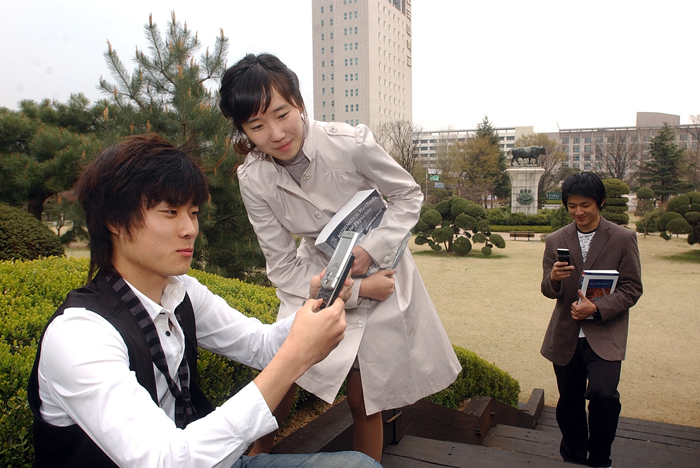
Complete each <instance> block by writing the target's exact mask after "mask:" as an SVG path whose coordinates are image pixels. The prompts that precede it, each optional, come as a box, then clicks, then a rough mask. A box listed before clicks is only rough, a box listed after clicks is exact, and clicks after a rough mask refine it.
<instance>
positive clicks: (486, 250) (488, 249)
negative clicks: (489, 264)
mask: <svg viewBox="0 0 700 468" xmlns="http://www.w3.org/2000/svg"><path fill="white" fill-rule="evenodd" d="M492 252H493V249H491V247H489V246H488V245H487V246H484V247H482V248H481V253H482V254H484V257H488V256H489V255H491V253H492Z"/></svg>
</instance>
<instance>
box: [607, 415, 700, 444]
mask: <svg viewBox="0 0 700 468" xmlns="http://www.w3.org/2000/svg"><path fill="white" fill-rule="evenodd" d="M618 426H622V427H625V428H626V429H634V430H640V431H641V430H642V429H641V428H648V429H649V431H650V432H654V431H655V430H656V431H673V432H674V433H678V434H682V435H683V437H685V438H688V439H693V440H700V428H698V427H693V426H681V425H680V424H669V423H663V422H657V421H646V420H643V419H632V418H620V422H619V424H618ZM637 428H639V429H637Z"/></svg>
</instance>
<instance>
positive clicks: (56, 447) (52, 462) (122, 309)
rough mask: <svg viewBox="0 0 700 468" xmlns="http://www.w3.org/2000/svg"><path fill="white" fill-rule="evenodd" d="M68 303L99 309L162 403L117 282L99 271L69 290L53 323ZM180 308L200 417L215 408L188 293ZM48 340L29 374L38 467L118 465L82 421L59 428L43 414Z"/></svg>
mask: <svg viewBox="0 0 700 468" xmlns="http://www.w3.org/2000/svg"><path fill="white" fill-rule="evenodd" d="M69 307H84V308H86V309H87V310H90V311H92V312H95V313H97V314H99V315H101V316H102V317H104V318H105V319H106V320H107V321H108V322H109V323H111V324H112V326H114V328H116V329H117V331H118V332H119V334H120V335H121V336H122V339H123V340H124V343H125V344H126V347H127V350H128V352H129V368H130V369H131V370H132V371H134V373H135V374H136V378H137V380H138V382H139V384H141V385H142V386H143V387H144V388H145V389H146V390H148V393H150V395H151V398H153V401H154V402H155V403H156V404H158V396H157V392H156V380H155V374H154V373H153V361H152V359H151V351H150V349H149V347H148V344H147V343H146V338H145V337H144V336H143V333H142V332H141V328H140V327H139V324H138V323H137V322H136V319H134V316H133V315H132V314H131V311H129V309H128V308H127V307H126V304H124V302H123V301H122V299H121V298H120V297H119V296H118V295H117V293H116V292H115V291H114V289H113V288H112V286H110V285H109V284H108V283H107V281H106V280H105V278H104V275H103V274H102V273H98V274H97V276H96V277H95V278H94V279H93V280H92V281H91V282H90V283H89V284H88V285H86V286H83V287H82V288H79V289H75V290H73V291H71V292H69V293H68V296H67V297H66V301H65V302H64V303H63V304H62V305H61V307H59V308H58V310H57V311H56V313H55V314H54V315H53V316H52V317H51V319H50V320H49V324H50V323H51V322H52V321H53V320H54V319H55V318H56V317H58V316H59V315H62V314H63V311H64V310H65V309H67V308H69ZM177 310H178V312H179V313H180V317H181V322H180V326H181V327H182V330H183V332H184V334H185V354H186V356H187V362H188V363H189V367H190V369H189V371H190V394H191V397H192V405H193V407H194V410H195V414H196V418H200V417H202V416H204V415H206V414H208V413H209V412H211V411H212V410H213V407H212V405H211V403H209V401H208V400H207V398H206V397H205V396H204V394H203V393H202V391H201V390H200V388H199V386H198V385H197V366H196V363H197V328H196V324H195V318H194V311H193V310H192V303H191V302H190V298H189V296H187V295H185V299H184V300H183V301H182V303H181V304H180V305H179V306H178V307H177ZM47 327H48V324H47ZM44 332H45V330H44ZM43 338H44V335H43V334H42V336H41V340H40V341H39V345H38V346H37V353H36V359H35V360H34V368H33V369H32V373H31V375H30V376H29V390H28V393H29V395H28V398H29V407H30V408H31V409H32V413H33V414H34V451H35V459H34V466H35V467H42V468H43V467H75V468H84V467H95V468H97V467H116V466H117V465H115V464H114V462H113V461H112V460H111V459H110V458H109V457H108V456H107V455H106V454H105V453H104V452H103V451H102V450H101V449H100V448H99V447H98V446H97V444H95V443H94V442H93V441H92V439H90V437H88V435H87V434H86V433H85V432H84V431H83V430H82V429H81V428H80V426H78V425H77V424H74V425H72V426H67V427H59V426H54V425H52V424H49V423H47V422H45V421H44V420H43V419H42V418H41V414H40V412H39V408H40V407H41V399H40V398H39V380H38V368H39V358H40V357H41V342H42V341H43ZM193 363H195V364H193Z"/></svg>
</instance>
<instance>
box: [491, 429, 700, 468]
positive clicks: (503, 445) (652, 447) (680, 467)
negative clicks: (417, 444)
mask: <svg viewBox="0 0 700 468" xmlns="http://www.w3.org/2000/svg"><path fill="white" fill-rule="evenodd" d="M560 440H561V435H560V434H559V433H557V434H555V433H550V432H547V431H538V430H535V431H533V430H527V429H522V428H515V427H509V426H496V427H495V428H492V429H491V431H490V433H489V435H488V436H487V437H486V438H485V440H484V444H483V445H484V446H488V447H492V448H498V449H502V450H510V451H513V452H517V453H522V454H530V455H533V454H534V455H538V456H544V457H547V456H549V457H555V458H557V459H558V458H559V442H560ZM612 459H613V465H614V466H615V467H616V468H638V467H640V466H673V467H674V468H697V467H698V466H700V448H693V447H686V446H679V445H672V444H669V443H665V442H663V443H662V442H655V441H648V440H638V439H630V438H627V437H624V436H620V435H619V434H618V437H616V439H615V442H614V443H613V449H612Z"/></svg>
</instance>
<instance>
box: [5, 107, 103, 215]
mask: <svg viewBox="0 0 700 468" xmlns="http://www.w3.org/2000/svg"><path fill="white" fill-rule="evenodd" d="M88 105H89V102H88V100H87V98H85V96H83V95H72V96H71V98H70V100H69V101H68V102H67V103H66V104H62V103H58V102H51V101H49V100H48V99H45V100H43V101H42V102H41V103H39V104H37V103H36V102H34V101H22V102H21V103H20V110H19V111H11V110H8V109H1V110H0V135H1V136H0V156H1V157H0V201H3V202H6V203H9V204H12V205H15V206H26V209H27V211H28V212H29V213H31V214H32V215H33V216H34V217H35V218H37V219H39V220H40V219H41V218H42V214H43V212H44V202H45V201H46V200H47V199H48V198H50V197H52V196H53V195H55V194H57V193H60V192H63V191H65V190H70V189H71V188H72V187H73V185H74V184H75V182H76V180H77V178H78V176H79V174H80V172H81V170H82V169H83V167H84V166H85V165H86V164H87V163H88V162H89V161H90V160H92V158H94V157H95V155H96V154H97V153H98V152H99V149H100V146H99V143H98V141H97V139H96V138H95V136H94V135H93V134H92V132H93V131H94V129H95V124H96V122H97V120H98V119H99V116H98V114H96V113H95V109H91V108H89V107H88Z"/></svg>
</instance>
